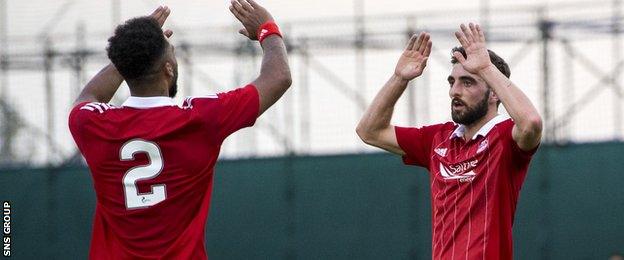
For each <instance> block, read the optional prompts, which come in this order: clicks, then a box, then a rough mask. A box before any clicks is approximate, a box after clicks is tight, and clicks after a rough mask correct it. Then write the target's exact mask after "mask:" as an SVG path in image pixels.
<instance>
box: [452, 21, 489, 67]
mask: <svg viewBox="0 0 624 260" xmlns="http://www.w3.org/2000/svg"><path fill="white" fill-rule="evenodd" d="M459 27H460V29H461V30H460V31H457V32H455V37H457V40H459V43H460V44H461V46H462V47H464V50H466V56H467V58H464V56H463V55H462V54H461V53H459V52H455V53H453V57H455V58H456V59H457V61H459V63H460V64H461V65H462V66H464V69H465V70H466V71H468V72H470V73H474V74H477V73H479V71H481V70H483V69H486V68H488V67H489V66H490V65H492V62H491V61H490V54H489V53H488V50H487V48H486V47H485V35H484V34H483V30H481V27H480V26H479V25H478V24H477V25H475V24H473V23H470V24H469V25H468V27H466V25H464V24H461V25H460V26H459Z"/></svg>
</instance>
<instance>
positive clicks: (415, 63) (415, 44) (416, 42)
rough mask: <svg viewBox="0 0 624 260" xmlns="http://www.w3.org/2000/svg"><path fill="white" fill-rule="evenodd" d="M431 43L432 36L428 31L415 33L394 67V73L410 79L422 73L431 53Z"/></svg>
mask: <svg viewBox="0 0 624 260" xmlns="http://www.w3.org/2000/svg"><path fill="white" fill-rule="evenodd" d="M431 45H432V43H431V36H430V35H429V34H428V33H426V32H423V33H420V35H418V36H416V35H413V36H412V38H410V40H409V43H408V44H407V48H405V51H403V54H402V55H401V58H400V59H399V62H398V63H397V66H396V68H395V69H394V74H395V75H396V76H398V77H399V78H401V79H404V80H408V81H409V80H412V79H414V78H416V77H418V76H420V75H422V73H423V71H424V70H425V67H426V66H427V59H428V58H429V54H431Z"/></svg>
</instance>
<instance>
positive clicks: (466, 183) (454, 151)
mask: <svg viewBox="0 0 624 260" xmlns="http://www.w3.org/2000/svg"><path fill="white" fill-rule="evenodd" d="M513 126H514V122H513V121H512V120H511V119H508V118H507V117H504V116H502V115H498V116H496V117H495V118H493V119H492V120H490V121H489V122H488V123H486V124H485V125H484V126H483V127H482V128H481V129H480V130H479V131H478V132H477V134H475V136H474V138H472V139H471V140H468V141H464V139H463V131H464V129H465V128H464V126H462V125H456V124H454V123H452V122H449V123H446V124H439V125H432V126H425V127H422V128H404V127H396V128H395V132H396V136H397V140H398V143H399V146H400V147H401V148H402V149H403V151H405V153H406V155H405V156H404V157H403V161H404V163H406V164H410V165H418V166H422V167H425V168H427V169H428V170H429V172H430V176H429V179H430V184H431V205H432V207H431V208H432V222H433V223H432V259H512V258H513V253H512V246H513V242H512V238H511V228H512V225H513V219H514V212H515V210H516V204H517V202H518V194H519V192H520V188H521V187H522V183H523V182H524V178H525V177H526V173H527V169H528V166H529V162H530V161H531V157H532V155H533V154H534V153H535V151H536V150H537V148H536V149H534V150H532V151H529V152H525V151H522V150H521V149H520V148H519V147H518V145H517V144H516V142H515V141H514V140H513V139H512V136H511V129H512V128H513Z"/></svg>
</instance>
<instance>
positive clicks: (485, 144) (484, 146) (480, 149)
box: [477, 139, 488, 153]
mask: <svg viewBox="0 0 624 260" xmlns="http://www.w3.org/2000/svg"><path fill="white" fill-rule="evenodd" d="M487 147H488V140H487V139H485V140H483V141H482V142H481V143H480V144H479V147H478V148H477V153H481V152H483V151H484V150H485V149H487Z"/></svg>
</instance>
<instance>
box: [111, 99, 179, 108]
mask: <svg viewBox="0 0 624 260" xmlns="http://www.w3.org/2000/svg"><path fill="white" fill-rule="evenodd" d="M121 106H123V107H134V108H152V107H166V106H175V104H174V103H173V99H171V98H169V97H164V96H159V97H135V96H130V97H128V99H126V101H125V102H123V104H122V105H121Z"/></svg>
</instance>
